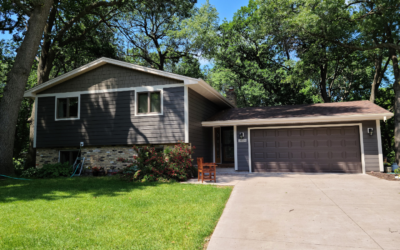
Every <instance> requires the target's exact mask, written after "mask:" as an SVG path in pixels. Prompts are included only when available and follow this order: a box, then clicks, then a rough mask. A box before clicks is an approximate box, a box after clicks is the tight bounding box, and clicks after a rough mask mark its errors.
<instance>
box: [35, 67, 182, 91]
mask: <svg viewBox="0 0 400 250" xmlns="http://www.w3.org/2000/svg"><path fill="white" fill-rule="evenodd" d="M176 83H183V82H182V81H179V80H175V79H170V78H166V77H161V76H156V75H153V74H149V73H144V72H141V71H137V70H133V69H128V68H124V67H121V66H116V65H112V64H106V65H103V66H100V67H98V68H96V69H93V70H91V71H89V72H87V73H84V74H82V75H80V76H77V77H75V78H73V79H70V80H68V81H65V82H63V83H60V84H58V85H56V86H54V87H52V88H49V89H46V90H44V91H42V92H40V94H54V93H64V92H75V91H88V90H104V89H118V88H129V87H139V86H154V85H166V84H176Z"/></svg>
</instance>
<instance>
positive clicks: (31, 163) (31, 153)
mask: <svg viewBox="0 0 400 250" xmlns="http://www.w3.org/2000/svg"><path fill="white" fill-rule="evenodd" d="M35 106H36V103H35V102H33V104H32V113H31V118H30V119H29V120H30V125H29V148H28V154H27V155H26V160H25V168H30V167H36V148H34V147H33V141H34V137H35V112H36V110H35Z"/></svg>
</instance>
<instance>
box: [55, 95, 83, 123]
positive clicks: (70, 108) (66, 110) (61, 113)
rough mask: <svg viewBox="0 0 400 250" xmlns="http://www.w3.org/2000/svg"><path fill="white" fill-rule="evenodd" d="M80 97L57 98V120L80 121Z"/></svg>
mask: <svg viewBox="0 0 400 250" xmlns="http://www.w3.org/2000/svg"><path fill="white" fill-rule="evenodd" d="M79 99H80V98H79V97H67V98H61V97H60V98H56V120H77V119H79V113H80V112H79Z"/></svg>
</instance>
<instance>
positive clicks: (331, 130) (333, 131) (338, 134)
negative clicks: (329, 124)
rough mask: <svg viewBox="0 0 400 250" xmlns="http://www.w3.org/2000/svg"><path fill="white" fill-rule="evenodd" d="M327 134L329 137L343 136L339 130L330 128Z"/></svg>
mask: <svg viewBox="0 0 400 250" xmlns="http://www.w3.org/2000/svg"><path fill="white" fill-rule="evenodd" d="M329 134H330V136H343V135H344V133H343V131H342V129H341V128H330V129H329Z"/></svg>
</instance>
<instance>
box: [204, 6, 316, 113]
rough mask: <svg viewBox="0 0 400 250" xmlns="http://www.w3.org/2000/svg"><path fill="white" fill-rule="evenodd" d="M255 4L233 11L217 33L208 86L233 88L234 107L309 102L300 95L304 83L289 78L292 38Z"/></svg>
mask: <svg viewBox="0 0 400 250" xmlns="http://www.w3.org/2000/svg"><path fill="white" fill-rule="evenodd" d="M258 8H259V6H258V5H257V3H256V2H255V1H250V2H249V5H248V6H246V7H242V8H241V9H240V10H239V11H237V12H236V13H235V15H234V17H233V20H232V21H231V22H227V21H225V22H224V23H223V24H221V26H220V28H219V30H218V34H219V36H218V40H216V47H217V49H218V50H216V51H215V52H214V53H213V54H212V56H213V59H214V68H213V70H212V75H211V79H212V85H213V86H214V87H215V88H217V89H219V90H220V91H222V92H224V91H225V90H226V89H227V88H228V87H229V86H228V84H229V85H233V87H234V88H235V91H236V94H237V102H238V106H270V105H271V106H273V105H288V104H299V103H310V102H312V99H311V98H310V97H308V96H306V95H304V94H302V93H301V92H300V90H301V89H303V88H304V87H305V83H304V82H301V81H296V80H297V79H293V77H291V76H292V75H293V73H294V72H293V71H294V66H295V63H296V62H295V61H294V60H292V58H291V56H292V55H291V52H292V51H293V48H292V47H293V43H294V39H293V37H292V36H291V35H290V34H289V33H286V32H285V31H283V32H281V30H282V29H281V28H282V27H281V26H280V24H279V17H278V16H277V15H276V14H272V16H268V17H265V20H270V21H269V22H265V21H264V19H263V18H264V17H260V15H258V13H257V11H258Z"/></svg>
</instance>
